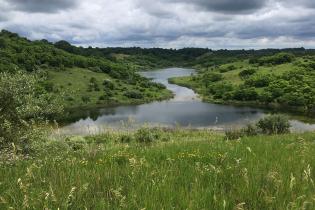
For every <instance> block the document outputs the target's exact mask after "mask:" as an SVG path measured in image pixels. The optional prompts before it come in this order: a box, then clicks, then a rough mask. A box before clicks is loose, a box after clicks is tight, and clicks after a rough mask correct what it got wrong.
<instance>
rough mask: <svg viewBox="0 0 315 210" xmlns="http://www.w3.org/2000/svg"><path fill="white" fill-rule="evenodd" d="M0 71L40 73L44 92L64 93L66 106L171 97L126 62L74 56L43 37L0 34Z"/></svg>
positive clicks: (162, 88) (143, 100)
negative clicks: (38, 39) (42, 38)
mask: <svg viewBox="0 0 315 210" xmlns="http://www.w3.org/2000/svg"><path fill="white" fill-rule="evenodd" d="M0 55H1V57H0V72H9V73H15V72H17V71H25V72H30V73H34V72H35V73H40V74H41V75H43V76H44V77H46V78H47V80H46V81H45V82H44V83H43V84H41V85H42V86H43V87H44V89H45V90H46V91H48V92H53V93H55V94H56V95H64V99H65V100H64V103H65V106H66V107H67V108H73V107H82V106H97V105H103V106H104V105H113V104H132V103H144V102H148V101H154V100H161V99H166V98H170V97H172V94H171V92H170V91H168V90H166V88H165V87H164V86H163V85H160V84H155V83H153V82H151V81H150V80H148V79H146V78H143V77H141V76H140V75H139V74H137V73H136V72H135V70H134V69H131V68H130V67H129V66H128V64H127V63H126V62H118V61H113V60H110V59H107V58H106V57H99V56H86V55H78V54H74V53H71V52H66V51H64V50H61V49H58V48H57V47H55V45H54V44H53V43H50V42H48V41H47V40H40V41H30V40H27V39H26V38H23V37H20V36H19V35H18V34H15V33H11V32H9V31H5V30H2V31H1V33H0Z"/></svg>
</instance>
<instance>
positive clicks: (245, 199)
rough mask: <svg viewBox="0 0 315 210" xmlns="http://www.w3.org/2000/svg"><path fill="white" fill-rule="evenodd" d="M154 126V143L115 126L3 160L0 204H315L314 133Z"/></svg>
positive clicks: (196, 206)
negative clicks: (234, 136)
mask: <svg viewBox="0 0 315 210" xmlns="http://www.w3.org/2000/svg"><path fill="white" fill-rule="evenodd" d="M154 132H157V133H158V135H157V136H158V137H157V139H155V141H154V142H153V143H150V144H141V143H137V142H136V140H137V139H136V137H137V135H134V134H133V133H122V131H121V132H110V133H107V134H104V135H102V136H93V137H86V138H83V137H72V138H68V139H67V140H64V139H63V140H59V141H49V142H47V143H45V144H43V145H44V146H43V145H42V146H39V147H40V148H41V149H40V151H41V152H39V153H37V155H36V156H35V157H32V158H28V159H18V158H17V157H16V158H15V160H14V161H10V162H5V161H2V162H1V167H0V209H10V208H11V209H58V208H60V209H314V208H315V200H314V195H315V187H314V182H313V180H314V178H315V174H314V173H315V171H314V167H315V156H314V155H313V154H314V152H315V145H314V140H315V134H314V133H305V134H290V135H281V136H256V137H246V138H242V139H240V140H238V141H225V140H223V139H224V137H223V135H222V134H217V133H213V132H210V131H204V130H201V131H188V130H180V129H178V130H172V131H161V130H159V131H154ZM122 136H125V137H126V136H130V137H131V139H132V141H131V142H130V143H120V140H121V139H122ZM125 137H124V139H126V138H125Z"/></svg>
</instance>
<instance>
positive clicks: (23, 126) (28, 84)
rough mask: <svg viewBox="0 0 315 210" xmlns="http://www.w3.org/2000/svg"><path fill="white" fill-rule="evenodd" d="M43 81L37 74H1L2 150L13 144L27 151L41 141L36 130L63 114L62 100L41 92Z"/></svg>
mask: <svg viewBox="0 0 315 210" xmlns="http://www.w3.org/2000/svg"><path fill="white" fill-rule="evenodd" d="M41 80H42V79H41V78H39V77H38V76H37V75H34V74H25V73H22V72H18V73H16V74H8V73H0V149H1V148H3V147H7V146H9V145H12V144H15V145H16V146H21V147H22V148H26V147H28V146H29V143H30V142H31V141H32V140H36V139H40V138H41V132H39V129H34V128H35V127H38V125H39V124H40V123H41V122H43V123H44V120H43V119H45V117H47V116H50V115H53V114H56V113H61V112H62V110H63V108H62V106H61V105H60V104H62V102H61V101H60V100H59V99H60V98H56V97H55V96H53V95H52V94H50V93H47V92H45V90H44V88H39V84H43V81H41Z"/></svg>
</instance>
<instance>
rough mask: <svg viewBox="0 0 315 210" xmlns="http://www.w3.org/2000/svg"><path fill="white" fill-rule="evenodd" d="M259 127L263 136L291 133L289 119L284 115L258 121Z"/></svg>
mask: <svg viewBox="0 0 315 210" xmlns="http://www.w3.org/2000/svg"><path fill="white" fill-rule="evenodd" d="M257 127H258V128H259V129H261V132H262V133H263V134H268V135H272V134H284V133H290V127H291V125H290V122H289V119H288V118H287V117H285V116H283V115H271V116H268V117H265V118H263V119H261V120H259V121H258V123H257Z"/></svg>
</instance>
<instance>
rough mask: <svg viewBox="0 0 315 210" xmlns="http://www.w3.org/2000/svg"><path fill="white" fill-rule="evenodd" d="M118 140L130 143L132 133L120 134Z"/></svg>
mask: <svg viewBox="0 0 315 210" xmlns="http://www.w3.org/2000/svg"><path fill="white" fill-rule="evenodd" d="M119 140H120V142H121V143H130V142H132V140H133V137H132V135H122V136H121V137H120V138H119Z"/></svg>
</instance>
